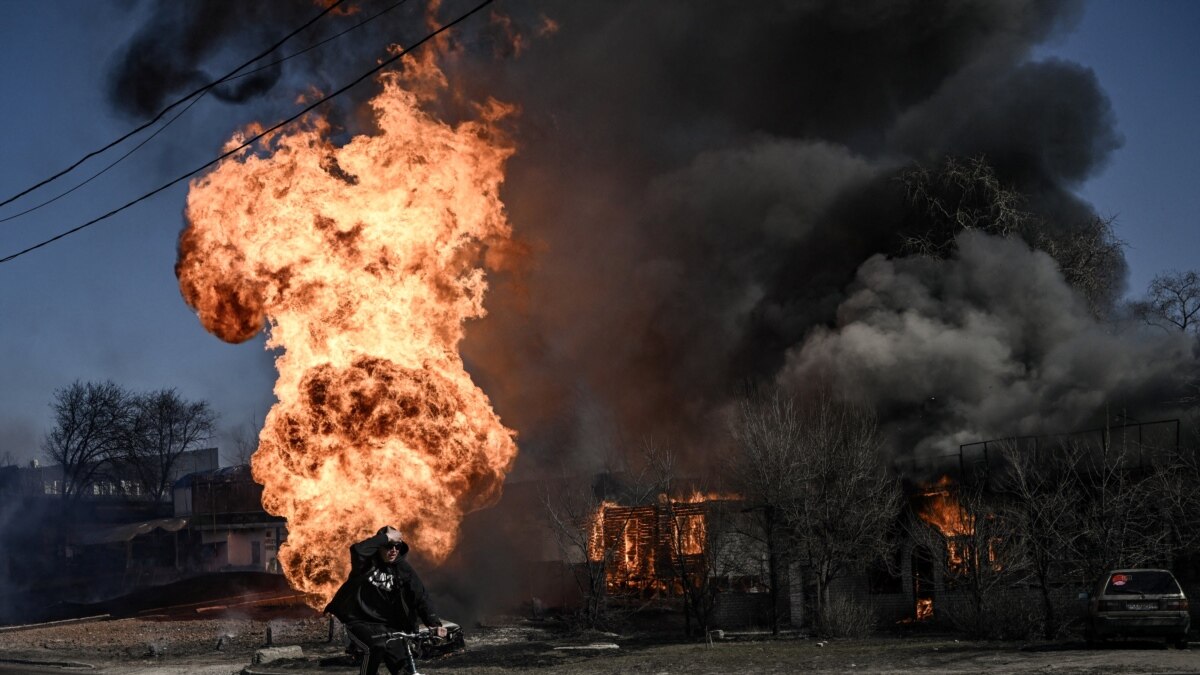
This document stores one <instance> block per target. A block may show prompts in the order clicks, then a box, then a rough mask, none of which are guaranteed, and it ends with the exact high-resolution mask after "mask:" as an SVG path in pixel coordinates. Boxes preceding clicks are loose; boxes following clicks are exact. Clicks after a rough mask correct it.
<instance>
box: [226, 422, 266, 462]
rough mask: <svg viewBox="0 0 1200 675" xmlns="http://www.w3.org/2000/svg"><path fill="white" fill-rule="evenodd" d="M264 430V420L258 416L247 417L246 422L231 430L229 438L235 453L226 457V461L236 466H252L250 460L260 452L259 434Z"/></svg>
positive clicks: (227, 433)
mask: <svg viewBox="0 0 1200 675" xmlns="http://www.w3.org/2000/svg"><path fill="white" fill-rule="evenodd" d="M261 429H262V418H261V417H260V416H259V415H258V414H257V413H255V414H251V415H249V416H247V419H246V421H245V422H243V423H241V424H239V425H238V426H236V427H232V428H229V429H228V430H227V432H226V435H227V438H228V439H229V441H230V443H231V444H232V446H233V451H232V452H231V453H229V454H227V455H226V456H225V460H226V461H228V462H229V463H230V464H233V465H234V466H240V465H243V464H250V458H251V457H252V456H254V452H255V451H256V450H258V434H259V431H260V430H261Z"/></svg>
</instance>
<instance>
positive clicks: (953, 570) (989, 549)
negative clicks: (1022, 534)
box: [905, 476, 1002, 622]
mask: <svg viewBox="0 0 1200 675" xmlns="http://www.w3.org/2000/svg"><path fill="white" fill-rule="evenodd" d="M915 510H916V513H917V517H918V518H920V519H921V521H922V522H924V523H925V524H926V525H929V526H930V527H932V528H934V529H936V530H937V531H938V532H939V533H940V534H941V535H942V536H941V540H942V542H944V545H945V550H944V555H945V558H944V562H945V571H946V572H947V573H949V574H950V575H951V577H954V576H957V575H963V574H968V573H970V572H972V571H976V570H980V569H984V568H986V569H989V570H991V571H995V572H998V571H1000V570H1001V569H1002V566H1001V562H1000V560H999V557H998V555H997V548H998V546H999V543H1000V542H999V540H998V539H996V538H994V537H988V538H987V541H986V543H981V542H980V541H978V539H979V537H977V536H976V527H977V524H978V521H977V519H976V516H975V515H974V514H972V513H970V512H969V511H968V510H967V509H966V508H964V507H963V505H962V503H961V502H960V501H959V499H958V497H957V488H956V486H955V484H954V481H953V480H951V479H950V477H949V476H942V477H941V478H939V479H938V480H937V482H935V483H933V484H928V485H925V486H924V488H923V489H922V491H921V493H920V494H919V495H918V496H917V505H916V508H915ZM984 517H985V518H990V517H991V516H984ZM984 534H986V530H985V531H984ZM934 553H935V555H936V554H937V552H936V551H935V552H934ZM926 582H928V580H926ZM918 583H920V582H918ZM916 591H917V593H918V597H917V600H916V607H915V612H914V616H913V618H912V619H906V620H905V622H909V621H913V620H916V621H925V620H927V619H931V618H933V611H934V607H933V598H932V597H929V596H927V595H925V593H926V592H928V589H925V588H917V589H916Z"/></svg>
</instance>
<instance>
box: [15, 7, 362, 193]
mask: <svg viewBox="0 0 1200 675" xmlns="http://www.w3.org/2000/svg"><path fill="white" fill-rule="evenodd" d="M343 2H346V0H334V2H333V3H331V4H330V5H329V6H328V7H326V8H325V9H324V10H322V11H321V13H320V14H318V15H316V16H314V17H313V18H311V19H309V20H308V21H307V22H306V23H305V24H304V25H303V26H300V27H299V28H297V29H296V30H294V31H292V32H291V33H288V34H287V35H286V36H284V38H283V39H282V40H280V41H278V42H276V43H275V44H273V45H271V46H270V47H268V48H267V49H266V50H264V51H263V52H262V53H261V54H259V55H258V56H255V57H254V58H252V59H250V60H249V61H246V62H245V63H243V64H242V65H240V66H238V67H237V68H234V69H233V70H231V71H229V72H228V73H227V74H225V76H224V77H221V78H220V79H217V80H214V81H212V82H209V83H208V84H206V85H204V86H203V87H200V88H199V89H197V90H195V91H193V92H191V93H190V94H187V95H186V96H183V97H181V98H179V99H177V100H176V101H175V102H173V103H171V104H170V105H168V106H167V107H165V108H163V109H162V110H160V111H158V114H157V115H155V116H154V118H153V119H151V120H150V121H148V122H145V123H143V124H142V125H141V126H139V127H137V128H136V129H133V130H132V131H130V132H128V133H126V134H125V135H124V136H121V137H120V138H118V139H116V140H115V141H112V142H111V143H109V144H108V145H105V146H104V147H102V148H100V149H98V150H93V151H91V152H89V153H88V154H86V155H84V156H83V157H81V158H79V159H78V160H76V161H75V163H74V164H72V165H71V166H68V167H67V168H65V169H63V170H62V171H59V172H58V173H56V174H54V175H53V176H50V177H49V178H46V179H43V180H41V181H39V182H38V183H36V184H34V185H31V186H30V187H27V188H25V189H24V190H22V191H20V192H18V193H17V194H15V195H13V196H11V197H9V198H7V199H5V200H4V201H2V202H0V206H6V205H8V204H11V203H12V202H14V201H16V200H18V199H20V198H21V197H24V196H25V195H27V194H29V193H30V192H33V191H34V190H36V189H38V188H40V187H42V186H43V185H46V184H47V183H50V182H52V181H55V180H58V179H59V178H62V177H63V176H65V175H66V174H68V173H70V172H72V171H74V170H75V169H77V168H78V167H79V165H80V164H83V163H84V162H86V161H87V160H89V159H91V158H92V157H95V156H96V155H98V154H100V153H102V152H105V151H107V150H108V149H110V148H112V147H113V146H115V145H118V144H119V143H122V142H124V141H125V140H127V139H129V138H130V137H131V136H133V135H135V134H137V133H139V132H141V131H143V130H145V129H146V128H148V127H150V126H151V125H153V124H154V123H156V122H158V121H159V120H160V119H162V118H163V116H164V115H166V114H167V113H168V112H169V111H170V110H172V109H173V108H175V107H176V106H179V105H180V104H182V103H183V102H184V101H187V100H188V99H190V98H192V97H193V96H196V95H198V94H203V93H204V92H207V91H208V90H209V89H212V88H213V87H215V86H217V85H218V84H220V83H221V82H224V81H225V80H227V79H230V78H231V77H233V76H234V75H236V74H237V73H238V71H240V70H241V69H243V68H245V67H247V66H249V65H250V64H252V63H254V62H255V61H258V60H259V59H261V58H263V57H265V56H266V55H267V54H270V53H271V52H273V51H275V50H276V49H279V48H280V47H281V46H283V44H284V43H285V42H287V41H288V40H290V39H292V38H293V37H295V36H296V35H298V34H300V33H302V32H303V31H304V30H305V29H307V28H308V27H309V26H311V25H313V24H314V23H316V22H317V21H319V20H320V19H321V17H323V16H325V15H326V14H328V13H329V12H331V11H333V9H334V8H335V7H337V6H338V5H340V4H342V3H343Z"/></svg>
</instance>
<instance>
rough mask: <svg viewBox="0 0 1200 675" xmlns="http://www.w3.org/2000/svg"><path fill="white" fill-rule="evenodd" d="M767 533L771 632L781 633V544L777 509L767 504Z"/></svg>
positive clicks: (773, 633) (774, 633)
mask: <svg viewBox="0 0 1200 675" xmlns="http://www.w3.org/2000/svg"><path fill="white" fill-rule="evenodd" d="M764 513H765V518H766V534H767V576H768V578H769V579H768V581H769V583H770V586H771V588H770V596H771V634H772V635H779V544H778V542H777V541H776V540H775V510H774V508H772V507H771V506H767V507H766V509H765V511H764Z"/></svg>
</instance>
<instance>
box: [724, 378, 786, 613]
mask: <svg viewBox="0 0 1200 675" xmlns="http://www.w3.org/2000/svg"><path fill="white" fill-rule="evenodd" d="M732 433H733V437H734V440H735V441H736V448H735V450H734V452H733V453H731V455H730V461H729V467H728V469H729V477H730V481H731V483H732V485H733V486H734V488H735V489H737V490H739V491H740V492H741V493H742V496H743V497H744V498H745V499H746V502H747V504H748V506H750V507H751V508H753V509H756V510H757V511H758V512H759V513H760V514H761V519H760V524H761V527H762V541H763V543H764V545H765V546H766V549H767V575H768V581H767V584H768V591H769V593H770V597H771V600H770V602H771V610H770V611H771V632H772V633H775V634H778V633H779V625H780V619H781V617H780V614H781V611H780V607H779V604H780V597H781V596H780V592H779V591H780V583H781V577H782V572H783V570H784V565H785V563H784V560H785V548H786V544H787V542H786V540H785V537H786V534H787V532H786V528H785V519H784V507H785V506H786V505H787V504H788V503H789V502H791V501H792V500H793V499H794V498H795V495H796V488H797V486H796V481H795V477H796V475H797V473H798V471H799V468H800V467H799V463H800V458H799V456H798V454H797V448H799V447H800V442H801V437H802V434H803V429H802V427H801V420H800V415H799V413H798V412H797V410H796V402H795V400H794V399H793V398H791V397H789V396H787V395H785V394H784V393H783V392H782V391H779V390H773V391H770V392H766V393H760V394H758V395H752V396H747V397H746V398H744V399H742V400H741V401H740V402H739V404H738V414H737V418H736V421H735V423H734V426H733V429H732Z"/></svg>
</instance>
